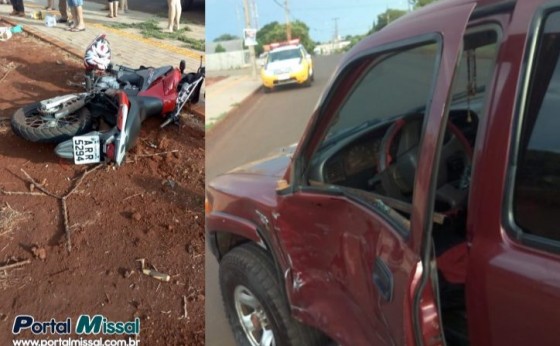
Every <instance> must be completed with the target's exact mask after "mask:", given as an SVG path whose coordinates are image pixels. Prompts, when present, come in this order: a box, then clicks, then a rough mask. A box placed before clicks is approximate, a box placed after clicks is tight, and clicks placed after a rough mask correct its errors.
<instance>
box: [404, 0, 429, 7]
mask: <svg viewBox="0 0 560 346" xmlns="http://www.w3.org/2000/svg"><path fill="white" fill-rule="evenodd" d="M434 1H436V0H408V3H409V4H411V5H412V6H414V8H415V9H416V8H420V7H424V6H426V5H428V4H431V3H432V2H434Z"/></svg>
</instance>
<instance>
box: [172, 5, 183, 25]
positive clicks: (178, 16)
mask: <svg viewBox="0 0 560 346" xmlns="http://www.w3.org/2000/svg"><path fill="white" fill-rule="evenodd" d="M182 12H183V9H182V8H181V0H177V3H176V4H175V25H174V29H175V30H179V23H180V22H181V13H182Z"/></svg>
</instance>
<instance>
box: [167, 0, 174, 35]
mask: <svg viewBox="0 0 560 346" xmlns="http://www.w3.org/2000/svg"><path fill="white" fill-rule="evenodd" d="M167 7H168V9H169V12H168V14H167V31H169V32H173V18H174V17H175V0H167Z"/></svg>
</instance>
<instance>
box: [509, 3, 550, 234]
mask: <svg viewBox="0 0 560 346" xmlns="http://www.w3.org/2000/svg"><path fill="white" fill-rule="evenodd" d="M559 57H560V12H555V13H552V14H550V15H549V16H548V17H547V18H546V21H545V24H544V26H543V29H542V31H541V33H540V38H539V43H538V45H537V47H536V51H535V57H534V62H533V66H534V68H533V71H532V74H531V77H530V82H529V89H528V94H527V99H526V108H525V111H524V114H523V122H522V127H521V135H520V142H519V149H518V153H517V155H518V156H517V170H516V172H515V186H514V195H513V216H514V219H515V222H516V224H517V225H518V226H520V227H521V229H522V230H523V232H525V233H528V234H532V235H535V236H538V237H542V238H546V239H548V240H555V241H560V228H559V227H558V222H557V221H556V220H557V219H556V217H557V216H558V215H559V214H560V135H559V133H560V59H559Z"/></svg>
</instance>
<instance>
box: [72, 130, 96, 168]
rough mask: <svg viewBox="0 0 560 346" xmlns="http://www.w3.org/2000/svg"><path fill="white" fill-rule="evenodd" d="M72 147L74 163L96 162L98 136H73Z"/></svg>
mask: <svg viewBox="0 0 560 346" xmlns="http://www.w3.org/2000/svg"><path fill="white" fill-rule="evenodd" d="M72 144H73V147H74V163H75V164H77V165H85V164H88V163H98V162H99V161H100V160H101V158H100V154H99V151H100V145H99V136H75V137H73V138H72Z"/></svg>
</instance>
